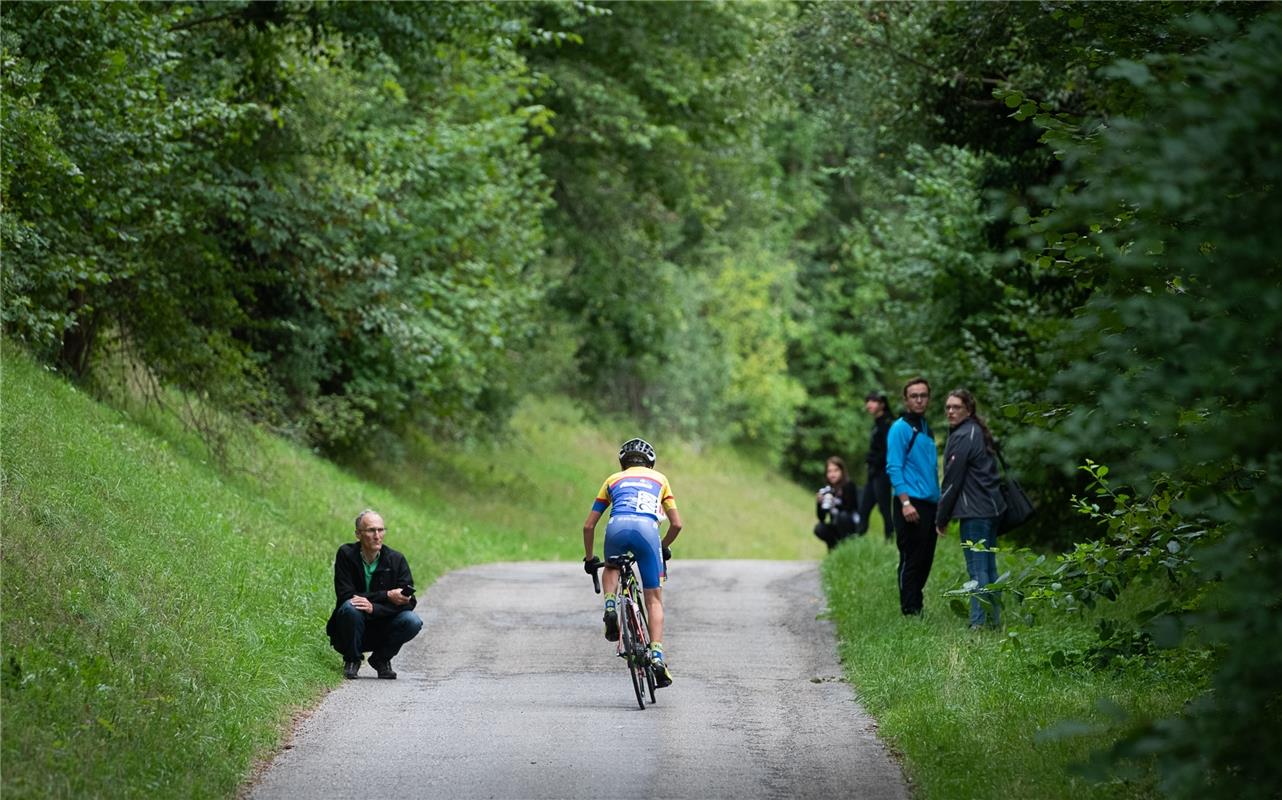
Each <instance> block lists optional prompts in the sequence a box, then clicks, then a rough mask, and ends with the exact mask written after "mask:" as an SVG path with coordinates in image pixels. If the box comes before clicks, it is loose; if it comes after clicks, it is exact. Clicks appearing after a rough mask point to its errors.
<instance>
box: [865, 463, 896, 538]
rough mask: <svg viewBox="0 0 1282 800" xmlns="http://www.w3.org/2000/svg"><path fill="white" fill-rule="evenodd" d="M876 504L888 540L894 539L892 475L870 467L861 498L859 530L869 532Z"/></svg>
mask: <svg viewBox="0 0 1282 800" xmlns="http://www.w3.org/2000/svg"><path fill="white" fill-rule="evenodd" d="M874 505H875V506H877V510H879V511H880V512H881V524H882V526H883V527H884V531H883V533H885V534H886V541H890V540H891V539H894V538H895V521H894V519H893V517H892V516H891V512H890V476H889V475H887V474H886V473H885V472H874V471H873V470H871V469H869V470H868V481H867V483H865V484H864V493H863V494H862V495H861V496H860V498H859V532H860V533H861V534H863V533H867V532H868V523H869V520H870V517H871V516H872V507H873V506H874Z"/></svg>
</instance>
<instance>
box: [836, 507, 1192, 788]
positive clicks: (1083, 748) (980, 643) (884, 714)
mask: <svg viewBox="0 0 1282 800" xmlns="http://www.w3.org/2000/svg"><path fill="white" fill-rule="evenodd" d="M1001 558H1002V557H1001V556H999V559H1001ZM896 564H897V553H896V549H895V547H894V545H893V544H890V543H887V542H885V541H884V540H882V539H881V538H880V537H865V538H863V539H859V540H854V541H849V542H848V543H845V544H843V545H842V546H841V547H839V548H837V550H835V551H834V552H833V554H832V556H831V557H829V558H828V560H827V561H825V563H824V579H825V586H826V589H827V592H828V597H829V604H830V609H831V614H832V617H833V619H834V621H835V623H836V625H837V630H838V636H839V638H840V642H841V644H840V648H841V657H842V661H843V664H844V666H845V671H846V676H847V679H848V680H849V681H850V682H851V683H852V684H853V685H854V686H855V687H856V690H857V692H858V695H859V698H860V701H861V702H862V703H863V704H864V706H865V708H867V710H868V711H869V712H871V713H872V714H873V716H875V717H876V718H877V720H878V723H879V733H880V734H881V736H882V737H883V738H884V739H886V740H887V741H888V742H889V743H890V744H891V746H892V747H893V748H895V749H896V750H897V751H898V752H900V753H901V754H902V756H903V760H904V767H905V772H906V774H907V775H908V776H909V778H910V780H911V781H912V783H913V784H914V796H915V797H917V798H919V800H934V799H935V798H938V799H939V800H952V799H953V798H965V799H966V800H980V799H981V798H994V799H996V798H1002V800H1009V798H1039V800H1040V799H1042V798H1045V799H1046V800H1051V799H1053V798H1064V799H1065V800H1069V799H1070V798H1071V800H1086V799H1087V798H1137V797H1150V796H1156V792H1155V791H1154V789H1153V787H1152V785H1151V780H1149V779H1148V778H1146V777H1145V775H1144V773H1143V772H1142V771H1141V774H1140V777H1139V778H1138V779H1136V780H1133V781H1120V780H1114V781H1110V782H1107V783H1093V782H1091V781H1089V780H1087V779H1086V778H1083V777H1079V774H1078V772H1077V771H1076V770H1075V769H1074V768H1073V766H1074V765H1075V764H1078V763H1082V762H1085V761H1087V760H1088V758H1089V757H1090V754H1091V751H1092V750H1094V749H1096V748H1100V747H1105V746H1107V745H1108V744H1109V743H1111V742H1112V741H1114V740H1115V739H1116V737H1117V736H1118V733H1119V730H1118V723H1117V722H1116V721H1115V720H1114V719H1113V717H1112V716H1111V715H1110V714H1109V713H1108V712H1106V711H1105V710H1102V709H1103V706H1101V705H1100V703H1101V701H1106V703H1107V702H1111V703H1115V704H1116V705H1117V706H1118V707H1120V708H1122V709H1124V710H1125V711H1127V712H1129V713H1132V714H1136V715H1138V716H1145V715H1150V716H1151V715H1165V714H1169V713H1171V712H1174V711H1176V710H1177V709H1178V708H1179V707H1180V706H1181V705H1182V703H1183V702H1184V701H1186V700H1187V699H1188V698H1190V697H1192V696H1193V695H1194V694H1195V692H1196V691H1197V689H1198V687H1197V686H1195V685H1193V684H1192V683H1190V682H1189V679H1187V678H1183V677H1180V675H1181V674H1184V671H1182V670H1180V669H1178V666H1177V665H1174V664H1168V665H1167V666H1166V667H1156V668H1155V667H1143V666H1138V665H1134V664H1131V665H1125V666H1122V667H1119V668H1118V669H1115V670H1114V669H1109V670H1105V671H1098V672H1094V671H1089V670H1086V669H1083V668H1064V669H1054V668H1052V667H1051V666H1049V663H1048V662H1047V659H1046V657H1045V654H1046V652H1047V651H1048V649H1049V648H1050V647H1051V644H1052V643H1053V642H1058V643H1060V644H1062V643H1064V642H1070V641H1081V640H1083V639H1084V638H1085V633H1086V631H1087V630H1088V628H1089V626H1090V625H1091V624H1092V623H1093V621H1094V620H1095V619H1096V618H1098V615H1099V614H1101V613H1106V614H1110V615H1111V616H1114V617H1118V616H1122V615H1124V614H1125V613H1127V611H1128V610H1133V609H1132V605H1131V604H1132V603H1138V602H1141V600H1142V598H1138V597H1136V598H1131V599H1130V600H1131V602H1130V603H1128V602H1127V598H1123V602H1122V603H1121V605H1120V607H1117V608H1111V609H1100V610H1098V611H1097V612H1096V613H1094V614H1092V615H1089V616H1088V617H1086V618H1083V619H1080V620H1066V621H1063V622H1061V623H1058V624H1055V625H1053V626H1050V627H1043V628H1040V629H1032V630H1031V631H1030V632H1029V634H1028V635H1027V636H1026V638H1027V639H1028V640H1029V644H1028V645H1026V646H1025V648H1024V650H1023V651H1022V652H1015V651H1013V650H1012V649H1011V648H1009V647H1004V646H1003V640H1004V638H1005V637H1004V636H1003V634H1002V633H1001V632H996V631H976V632H972V631H970V630H968V629H967V623H966V620H964V619H962V618H959V617H957V616H956V615H954V614H953V612H952V611H950V610H949V609H948V607H947V602H946V599H945V598H944V597H942V596H941V594H940V593H941V592H943V591H945V590H947V589H951V588H955V587H957V586H960V585H961V583H962V582H963V581H964V580H965V564H964V562H963V560H962V553H961V547H960V545H959V543H958V538H957V536H956V531H955V530H954V531H953V532H952V535H950V536H949V537H948V538H946V539H944V540H941V541H940V542H939V548H938V550H937V551H936V558H935V566H934V569H933V571H932V574H931V578H930V582H929V583H928V585H927V587H926V612H925V614H924V615H923V617H922V618H904V617H902V616H901V615H900V613H899V600H898V592H897V589H896V581H895V569H896ZM999 569H1004V567H1002V566H1001V562H1000V560H999ZM1066 720H1077V721H1081V722H1084V723H1087V725H1086V727H1088V728H1093V729H1094V730H1093V732H1091V733H1089V734H1087V735H1081V736H1066V735H1057V734H1056V729H1058V730H1059V731H1061V732H1062V731H1064V730H1065V727H1064V726H1063V725H1062V723H1064V722H1065V721H1066Z"/></svg>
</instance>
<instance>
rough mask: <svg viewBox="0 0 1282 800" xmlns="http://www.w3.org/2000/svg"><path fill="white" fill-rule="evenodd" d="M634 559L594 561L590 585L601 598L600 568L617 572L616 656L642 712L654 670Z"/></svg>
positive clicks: (628, 555)
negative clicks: (625, 670)
mask: <svg viewBox="0 0 1282 800" xmlns="http://www.w3.org/2000/svg"><path fill="white" fill-rule="evenodd" d="M635 563H636V559H635V558H634V557H633V556H632V554H631V553H625V554H623V555H621V556H611V557H610V558H608V559H606V560H605V561H601V560H600V559H596V561H595V563H593V564H592V585H593V587H594V588H595V589H596V593H597V594H601V578H600V574H599V573H600V571H601V568H602V567H605V566H611V567H616V568H618V570H619V593H618V600H617V601H616V602H615V613H616V614H618V615H619V643H618V648H617V652H618V656H619V658H622V659H623V660H624V661H625V662H626V663H627V665H628V674H629V676H631V678H632V690H633V691H634V692H635V693H636V697H637V707H638V708H640V709H641V710H642V711H644V710H645V695H646V694H647V693H648V694H649V695H650V704H651V705H653V704H654V702H655V697H654V689H655V678H654V666H653V665H652V664H651V663H650V623H649V620H647V619H646V614H645V601H644V599H643V598H644V594H643V592H642V590H641V581H640V580H638V579H637V575H636V570H634V569H633V568H632V567H633V564H635Z"/></svg>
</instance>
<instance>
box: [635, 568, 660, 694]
mask: <svg viewBox="0 0 1282 800" xmlns="http://www.w3.org/2000/svg"><path fill="white" fill-rule="evenodd" d="M632 590H633V592H634V594H633V596H634V597H636V596H637V595H636V592H637V588H636V584H633V586H632ZM641 595H642V596H641V598H640V600H639V601H638V602H637V609H638V610H639V611H640V612H641V613H640V617H641V637H640V638H641V645H642V647H643V649H644V651H645V685H646V688H647V689H648V690H649V692H650V705H654V703H655V697H654V690H655V688H656V684H655V677H654V665H653V664H651V663H650V616H649V615H648V614H647V613H646V610H645V597H644V593H641Z"/></svg>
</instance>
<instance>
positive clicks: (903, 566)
mask: <svg viewBox="0 0 1282 800" xmlns="http://www.w3.org/2000/svg"><path fill="white" fill-rule="evenodd" d="M909 499H910V500H911V501H912V504H913V508H915V509H917V521H916V522H909V521H908V520H906V519H904V507H903V504H902V503H900V502H898V501H896V502H895V543H896V544H897V545H898V546H899V610H900V611H902V612H903V613H904V614H906V615H907V614H920V613H921V606H922V596H921V591H922V589H924V588H925V587H926V579H927V578H929V577H930V568H931V565H933V564H934V563H935V543H936V542H937V541H938V539H939V536H938V534H936V533H935V508H936V505H935V503H932V502H930V501H929V500H918V499H917V498H915V497H912V498H909Z"/></svg>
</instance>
